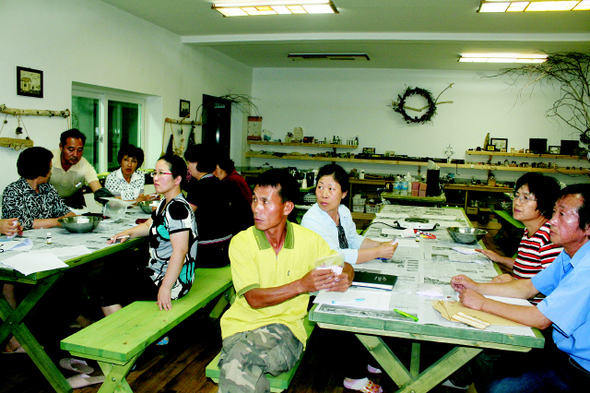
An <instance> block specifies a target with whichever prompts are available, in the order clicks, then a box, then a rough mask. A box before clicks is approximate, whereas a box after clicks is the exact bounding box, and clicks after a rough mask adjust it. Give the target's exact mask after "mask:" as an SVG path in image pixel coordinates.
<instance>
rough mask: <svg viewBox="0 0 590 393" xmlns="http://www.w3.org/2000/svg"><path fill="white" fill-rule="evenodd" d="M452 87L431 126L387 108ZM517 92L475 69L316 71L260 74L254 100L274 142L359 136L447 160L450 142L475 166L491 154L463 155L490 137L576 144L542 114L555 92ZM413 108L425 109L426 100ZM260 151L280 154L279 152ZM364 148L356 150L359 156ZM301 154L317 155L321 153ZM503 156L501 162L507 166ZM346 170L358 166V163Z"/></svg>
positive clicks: (522, 144) (387, 169)
mask: <svg viewBox="0 0 590 393" xmlns="http://www.w3.org/2000/svg"><path fill="white" fill-rule="evenodd" d="M450 83H453V86H452V88H450V89H448V90H447V91H445V92H444V93H443V94H442V95H441V97H440V99H439V100H440V101H453V103H451V104H441V105H439V106H438V108H437V113H436V115H435V116H434V117H433V121H432V123H428V124H425V125H419V124H406V123H405V122H404V120H403V117H402V116H401V115H400V114H399V113H396V112H394V111H393V110H392V109H391V108H390V107H388V105H390V104H391V101H392V99H395V100H396V101H397V95H398V94H403V92H404V91H405V89H406V86H412V87H421V88H425V89H428V90H430V91H431V92H432V94H433V96H434V97H435V98H436V96H438V94H440V92H441V91H443V90H444V89H445V88H446V87H447V86H448V85H449V84H450ZM519 91H520V88H514V87H510V86H509V85H508V84H507V83H506V81H505V80H502V79H501V78H492V79H490V78H482V77H481V76H480V74H478V73H475V72H471V71H465V72H450V71H429V70H394V69H391V70H389V69H366V70H362V69H315V68H314V69H255V70H254V82H253V93H252V94H253V96H254V97H255V98H257V99H258V101H257V103H259V107H260V111H261V114H262V117H263V120H262V128H263V129H268V130H270V131H271V132H273V139H274V138H281V139H282V140H284V139H285V135H286V133H287V132H289V131H291V132H292V131H293V128H294V127H303V129H304V134H305V135H306V136H308V135H309V136H314V137H316V138H318V139H323V137H327V139H328V140H331V139H332V136H333V135H338V136H340V137H341V138H342V140H343V141H345V140H346V139H349V138H351V137H354V136H356V135H358V136H359V140H360V147H361V148H362V147H375V148H376V152H377V153H385V151H386V150H393V151H395V152H396V153H397V154H404V155H408V156H414V157H427V156H430V157H437V158H445V155H444V151H445V149H446V147H447V146H448V145H449V144H451V146H452V147H453V150H454V152H455V154H454V155H453V157H452V158H459V159H466V160H467V161H476V162H477V161H485V160H487V156H486V157H482V156H466V154H465V151H466V150H467V149H469V148H475V147H477V146H482V145H483V142H484V139H485V136H486V134H487V133H490V136H491V137H492V138H508V148H509V149H510V148H511V147H515V148H518V149H520V148H528V147H529V138H531V137H533V138H547V139H548V145H560V141H561V140H562V139H577V136H576V135H572V134H571V131H570V129H568V127H567V126H564V125H562V124H558V123H556V122H555V121H554V120H551V119H548V118H547V117H546V116H545V112H546V111H547V109H549V108H550V107H551V104H552V103H553V102H554V101H555V99H556V97H557V92H556V91H554V89H553V88H551V87H544V88H542V89H539V88H536V89H535V90H533V91H532V93H531V90H530V89H527V90H525V91H524V92H523V93H524V95H523V97H522V98H520V99H519V98H518V92H519ZM416 104H417V105H420V106H422V104H423V101H420V102H416ZM409 114H412V112H409ZM263 147H264V148H265V150H278V149H275V148H274V146H263ZM361 148H359V149H358V150H355V151H352V152H355V153H360V152H361V151H362V149H361ZM257 149H259V148H258V147H256V148H253V150H257ZM297 150H299V149H297ZM300 151H307V152H309V153H314V152H316V153H317V152H318V151H320V150H318V149H308V150H300ZM346 151H348V150H346ZM346 151H345V150H340V151H339V152H346ZM505 158H506V157H501V158H497V159H501V160H502V161H504V159H505ZM508 159H509V160H510V161H511V160H512V159H511V158H508ZM538 161H541V160H538ZM545 161H546V160H545ZM264 162H268V163H269V164H270V165H273V166H280V165H289V166H298V167H306V168H313V167H319V166H321V164H322V163H314V162H313V161H312V162H308V161H277V160H263V159H252V163H253V164H254V165H261V164H262V163H264ZM494 162H495V161H494ZM559 164H560V165H576V166H586V167H587V166H588V163H587V162H576V161H574V162H569V161H560V162H559ZM343 166H345V167H346V168H347V169H351V168H353V167H356V168H359V169H360V168H361V165H360V164H357V165H354V164H345V165H343ZM363 167H365V169H366V171H367V172H372V173H382V174H387V173H406V172H408V171H409V172H411V173H412V174H416V171H417V167H401V166H384V165H371V166H368V167H367V166H365V165H363ZM424 169H425V168H423V172H422V173H423V174H424ZM449 171H454V170H449V169H446V170H445V169H443V170H442V172H443V173H444V172H449ZM458 172H459V174H458V175H457V176H458V177H461V178H471V177H472V176H475V178H476V179H485V178H486V177H487V172H485V171H475V170H466V169H461V170H459V171H458ZM495 173H496V175H497V178H498V179H499V180H513V179H515V178H518V177H519V176H520V175H521V174H522V173H518V172H502V171H496V172H495ZM558 177H559V178H560V180H562V181H564V182H566V183H573V182H586V181H587V179H586V177H585V176H583V177H572V176H566V175H559V176H558Z"/></svg>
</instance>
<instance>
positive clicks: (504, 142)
mask: <svg viewBox="0 0 590 393" xmlns="http://www.w3.org/2000/svg"><path fill="white" fill-rule="evenodd" d="M490 144H491V145H494V146H495V150H496V151H503V152H507V151H508V139H506V138H490Z"/></svg>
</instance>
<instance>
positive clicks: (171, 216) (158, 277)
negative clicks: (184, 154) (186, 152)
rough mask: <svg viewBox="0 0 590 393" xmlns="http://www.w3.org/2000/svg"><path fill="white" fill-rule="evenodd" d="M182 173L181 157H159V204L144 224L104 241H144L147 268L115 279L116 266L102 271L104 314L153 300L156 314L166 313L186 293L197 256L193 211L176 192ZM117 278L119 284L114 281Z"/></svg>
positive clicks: (141, 268) (119, 273)
mask: <svg viewBox="0 0 590 393" xmlns="http://www.w3.org/2000/svg"><path fill="white" fill-rule="evenodd" d="M186 170H187V169H186V164H185V162H184V160H183V159H182V158H180V157H178V156H174V155H165V156H162V157H161V158H160V159H159V160H158V162H157V163H156V169H155V171H154V174H153V176H154V186H155V188H156V192H157V193H158V194H160V195H162V196H163V199H162V200H161V201H160V204H159V205H158V207H157V208H156V210H155V211H154V212H153V213H152V216H151V217H150V218H149V219H148V220H147V221H146V222H144V223H142V224H139V225H137V226H135V227H133V228H130V229H127V230H125V231H123V232H119V233H117V234H116V235H115V236H113V237H112V238H110V239H109V241H108V242H107V243H108V244H112V243H116V242H124V241H126V240H127V239H133V238H135V237H140V236H148V237H149V260H148V263H147V265H146V264H141V266H137V267H133V268H132V269H127V270H130V273H129V274H127V275H125V274H121V271H120V269H121V268H124V267H122V266H120V265H121V264H117V266H111V267H112V268H115V269H117V271H116V272H109V274H105V272H103V277H105V280H108V281H109V285H106V289H105V291H104V292H103V294H102V299H101V301H102V309H103V313H104V314H105V315H109V314H112V313H113V312H116V311H118V310H120V309H121V307H122V305H124V304H127V303H131V302H132V301H135V300H154V299H156V300H157V301H156V304H157V305H158V307H159V308H160V310H171V309H172V303H171V301H172V300H175V299H178V298H181V297H183V296H184V295H186V294H187V293H188V292H189V290H190V288H191V286H192V284H193V280H194V272H195V258H196V256H197V227H196V224H195V219H194V215H193V211H192V209H191V207H190V205H189V204H188V202H187V201H186V199H184V196H183V194H182V191H181V184H182V182H183V180H184V177H185V176H186ZM125 262H128V261H125ZM112 265H114V264H112ZM127 265H129V263H127ZM110 273H113V274H110ZM117 277H119V278H120V279H119V280H118V281H121V282H115V281H117Z"/></svg>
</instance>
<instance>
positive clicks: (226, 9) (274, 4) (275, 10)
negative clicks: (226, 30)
mask: <svg viewBox="0 0 590 393" xmlns="http://www.w3.org/2000/svg"><path fill="white" fill-rule="evenodd" d="M211 8H212V9H214V10H217V11H219V12H221V13H222V14H223V16H227V17H233V16H259V15H292V14H337V13H338V8H336V5H334V3H333V2H332V1H330V0H307V1H306V0H302V1H297V0H294V1H289V0H288V1H282V0H275V1H258V2H248V3H219V4H213V5H212V6H211Z"/></svg>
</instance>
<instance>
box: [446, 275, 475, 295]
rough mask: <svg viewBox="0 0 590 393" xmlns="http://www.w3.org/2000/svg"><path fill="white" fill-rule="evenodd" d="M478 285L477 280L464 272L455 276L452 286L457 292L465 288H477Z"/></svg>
mask: <svg viewBox="0 0 590 393" xmlns="http://www.w3.org/2000/svg"><path fill="white" fill-rule="evenodd" d="M476 285H477V284H476V283H475V281H473V280H472V279H470V278H469V277H467V276H465V275H463V274H460V275H458V276H455V277H453V278H452V279H451V287H453V289H454V290H455V291H457V292H461V291H462V290H463V289H471V290H475V286H476Z"/></svg>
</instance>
